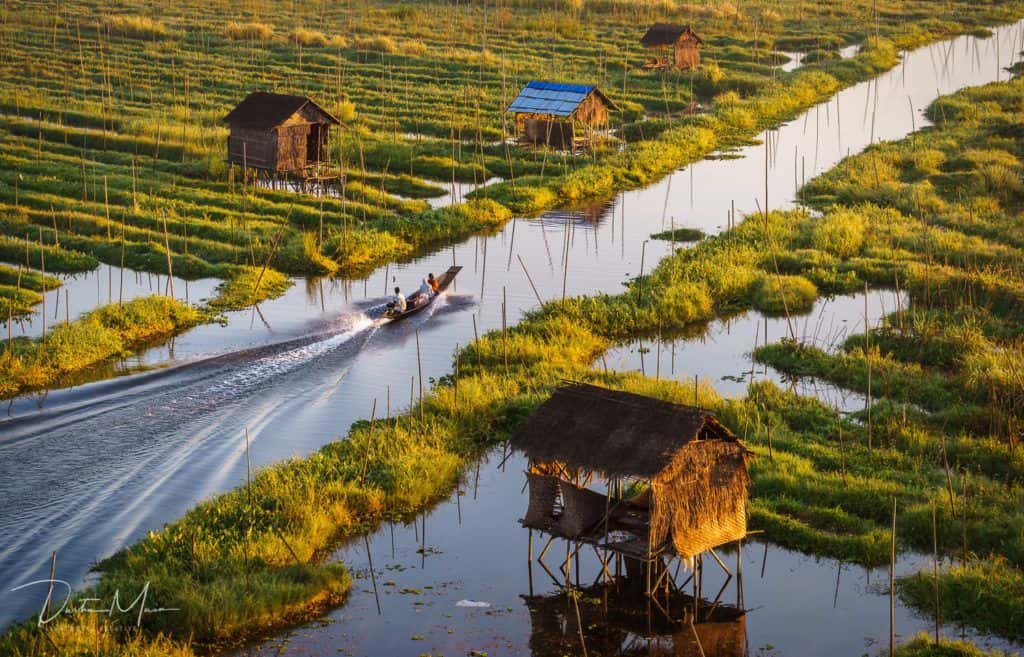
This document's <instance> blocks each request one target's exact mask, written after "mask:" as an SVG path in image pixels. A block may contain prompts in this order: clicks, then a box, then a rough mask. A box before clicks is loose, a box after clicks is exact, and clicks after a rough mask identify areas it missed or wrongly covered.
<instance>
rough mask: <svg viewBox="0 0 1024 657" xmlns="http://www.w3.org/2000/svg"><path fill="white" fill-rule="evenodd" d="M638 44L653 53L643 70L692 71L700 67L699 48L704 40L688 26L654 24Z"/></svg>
mask: <svg viewBox="0 0 1024 657" xmlns="http://www.w3.org/2000/svg"><path fill="white" fill-rule="evenodd" d="M640 43H641V44H642V45H643V46H644V47H645V48H648V49H650V50H652V51H653V52H654V57H653V58H652V59H650V60H648V62H647V63H646V64H645V65H644V68H677V69H679V70H683V71H686V70H694V69H696V68H697V67H699V66H700V47H701V46H702V45H704V40H703V39H701V38H700V37H699V36H697V33H696V32H694V31H693V28H692V27H690V26H689V25H685V26H683V25H675V24H673V23H655V24H654V25H652V26H651V27H650V29H648V30H647V33H646V34H644V36H643V38H642V39H640Z"/></svg>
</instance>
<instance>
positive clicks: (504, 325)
mask: <svg viewBox="0 0 1024 657" xmlns="http://www.w3.org/2000/svg"><path fill="white" fill-rule="evenodd" d="M507 303H508V301H507V299H506V297H505V286H504V285H502V286H501V351H502V358H503V359H504V361H505V376H508V306H507Z"/></svg>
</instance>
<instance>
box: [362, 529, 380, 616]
mask: <svg viewBox="0 0 1024 657" xmlns="http://www.w3.org/2000/svg"><path fill="white" fill-rule="evenodd" d="M363 544H364V545H365V546H366V560H367V561H368V562H369V564H370V580H371V581H372V582H373V599H374V600H375V601H376V602H377V615H378V616H380V613H381V611H380V593H378V592H377V573H375V572H374V571H373V555H372V554H371V553H370V539H368V538H367V537H366V534H363Z"/></svg>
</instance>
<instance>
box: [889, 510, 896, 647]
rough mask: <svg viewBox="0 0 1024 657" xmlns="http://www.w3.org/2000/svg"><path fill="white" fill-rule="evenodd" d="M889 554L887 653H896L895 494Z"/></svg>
mask: <svg viewBox="0 0 1024 657" xmlns="http://www.w3.org/2000/svg"><path fill="white" fill-rule="evenodd" d="M890 550H891V551H890V554H889V654H890V655H895V654H896V496H895V495H894V496H893V498H892V541H891V543H890Z"/></svg>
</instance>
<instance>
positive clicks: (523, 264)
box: [516, 253, 544, 306]
mask: <svg viewBox="0 0 1024 657" xmlns="http://www.w3.org/2000/svg"><path fill="white" fill-rule="evenodd" d="M516 257H517V258H519V266H520V267H522V268H523V273H524V274H526V280H528V281H529V282H530V287H531V288H533V295H534V296H535V297H537V304H538V305H540V306H543V305H544V302H543V301H542V300H541V298H540V293H539V292H537V286H536V285H534V284H533V278H532V277H531V276H530V272H528V271H526V264H525V263H524V262H523V257H522V256H521V255H519V254H518V253H517V254H516Z"/></svg>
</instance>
